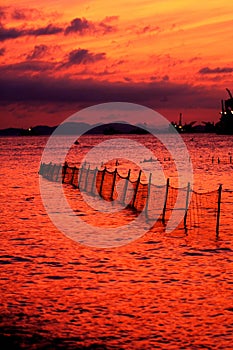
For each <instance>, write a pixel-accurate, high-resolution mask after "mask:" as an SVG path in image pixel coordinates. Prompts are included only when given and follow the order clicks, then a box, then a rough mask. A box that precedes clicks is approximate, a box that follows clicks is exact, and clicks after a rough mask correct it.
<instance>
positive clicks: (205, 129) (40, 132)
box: [0, 115, 217, 136]
mask: <svg viewBox="0 0 233 350" xmlns="http://www.w3.org/2000/svg"><path fill="white" fill-rule="evenodd" d="M181 116H182V115H181ZM181 116H180V120H179V122H178V123H175V122H171V123H170V125H169V127H168V128H165V129H156V128H155V127H154V128H153V127H148V126H147V127H146V128H145V126H144V125H143V124H137V125H131V124H127V123H123V122H122V123H121V122H119V123H117V122H116V123H109V124H97V125H90V124H87V123H79V122H76V123H64V124H63V128H62V132H61V134H64V135H78V134H87V135H95V134H97V135H119V134H136V135H143V134H148V133H150V131H151V132H171V131H172V130H174V128H175V129H176V130H177V131H178V132H179V133H217V127H216V125H217V123H216V124H214V123H212V122H202V124H200V125H195V123H196V122H195V121H194V122H190V123H188V124H187V123H185V124H182V121H181ZM57 127H58V126H57V125H56V126H47V125H37V126H34V127H29V128H28V129H22V128H7V129H1V130H0V136H49V135H51V134H52V133H53V132H54V131H55V130H56V128H57ZM87 130H88V131H87Z"/></svg>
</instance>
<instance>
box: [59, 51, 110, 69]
mask: <svg viewBox="0 0 233 350" xmlns="http://www.w3.org/2000/svg"><path fill="white" fill-rule="evenodd" d="M105 58H106V54H105V53H104V52H100V53H92V52H90V51H89V50H86V49H77V50H73V51H71V52H70V53H69V56H68V61H67V63H65V65H66V66H72V65H76V64H88V63H95V62H97V61H100V60H104V59H105Z"/></svg>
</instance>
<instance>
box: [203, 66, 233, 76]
mask: <svg viewBox="0 0 233 350" xmlns="http://www.w3.org/2000/svg"><path fill="white" fill-rule="evenodd" d="M232 72H233V68H232V67H217V68H209V67H204V68H201V69H200V70H199V72H198V73H199V74H224V73H232Z"/></svg>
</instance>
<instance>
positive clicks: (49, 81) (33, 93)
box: [0, 62, 220, 109]
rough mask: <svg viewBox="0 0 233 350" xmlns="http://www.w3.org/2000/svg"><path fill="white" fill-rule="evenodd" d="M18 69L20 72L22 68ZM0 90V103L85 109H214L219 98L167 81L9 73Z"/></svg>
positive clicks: (0, 77) (215, 92) (211, 92)
mask: <svg viewBox="0 0 233 350" xmlns="http://www.w3.org/2000/svg"><path fill="white" fill-rule="evenodd" d="M31 63H33V62H31ZM17 68H18V69H19V68H20V67H17ZM24 68H25V67H24ZM34 68H35V67H34ZM21 69H22V70H23V67H21ZM0 73H3V72H1V71H0ZM0 89H1V91H2V93H1V95H0V100H1V101H3V102H4V103H16V102H21V103H28V102H30V103H31V102H38V103H41V104H43V103H50V102H51V103H65V104H70V103H76V104H80V105H82V106H87V105H91V104H96V103H103V102H112V101H121V102H134V103H139V104H143V105H147V106H149V107H152V108H167V109H174V108H182V109H184V108H213V107H216V108H217V107H218V101H219V94H220V92H219V90H217V89H213V88H212V89H208V88H204V87H195V86H191V85H189V84H178V83H173V82H170V81H157V82H150V83H148V82H147V83H146V82H143V83H134V82H114V83H111V82H108V81H96V80H94V79H86V80H83V79H77V80H74V79H69V78H67V77H64V78H52V77H49V76H47V77H45V76H44V75H43V74H41V75H37V76H36V77H30V76H29V75H27V76H26V75H22V76H18V77H17V76H15V74H12V73H11V75H9V74H0Z"/></svg>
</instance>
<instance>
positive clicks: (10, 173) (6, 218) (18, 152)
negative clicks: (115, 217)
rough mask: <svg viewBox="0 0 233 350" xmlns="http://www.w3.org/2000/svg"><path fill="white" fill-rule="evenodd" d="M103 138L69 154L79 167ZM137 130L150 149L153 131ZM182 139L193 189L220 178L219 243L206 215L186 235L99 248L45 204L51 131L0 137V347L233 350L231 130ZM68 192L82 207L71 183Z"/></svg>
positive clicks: (151, 235)
mask: <svg viewBox="0 0 233 350" xmlns="http://www.w3.org/2000/svg"><path fill="white" fill-rule="evenodd" d="M105 138H107V137H101V136H87V137H84V138H83V139H82V142H81V144H80V145H77V148H75V147H74V149H72V152H71V154H70V158H69V159H68V160H69V161H70V162H73V163H75V164H79V162H80V160H81V158H82V156H83V154H84V153H86V152H88V151H89V150H90V149H91V148H92V146H93V144H94V143H96V142H100V141H102V140H104V139H105ZM135 138H136V140H137V141H139V142H141V141H143V142H144V144H148V145H150V146H151V147H152V148H153V144H152V140H151V139H150V137H149V136H136V137H135ZM183 139H184V141H185V143H186V145H187V147H188V150H189V152H190V157H191V159H192V161H193V169H194V189H195V190H196V191H201V192H207V191H215V190H217V188H218V186H219V184H220V183H222V184H223V196H222V200H223V209H224V212H223V214H222V216H221V223H220V236H219V239H218V240H216V238H215V232H214V230H213V227H208V218H207V224H206V226H205V229H203V230H198V231H195V230H191V231H190V232H188V234H187V235H185V234H184V232H177V233H176V232H175V233H171V234H168V233H165V232H164V229H163V228H162V227H154V228H152V229H151V230H150V231H149V232H148V233H146V234H145V235H144V236H142V237H141V238H139V239H138V240H137V241H134V242H132V243H130V244H128V245H126V246H122V247H118V248H108V249H100V248H98V249H97V248H91V247H86V246H84V245H81V244H79V243H76V242H74V241H72V240H70V239H69V238H67V237H66V236H65V235H64V234H62V233H61V232H59V230H58V229H57V228H56V227H55V226H54V225H53V223H52V222H51V220H50V218H49V216H48V215H47V213H46V211H45V209H44V207H43V204H42V200H41V196H40V190H39V176H38V169H39V164H40V160H41V155H42V152H43V149H44V146H45V144H46V141H47V138H46V137H14V138H0V146H1V147H0V159H1V167H0V180H1V181H0V186H1V190H0V198H1V217H0V221H1V226H0V232H1V233H0V234H1V241H0V242H1V244H0V348H1V349H4V350H5V349H129V350H130V349H233V345H232V344H233V335H232V334H233V247H232V245H233V232H232V226H233V214H232V213H233V199H232V193H231V192H230V190H232V191H233V177H232V174H233V159H232V162H231V154H232V152H233V136H216V135H201V134H199V135H188V134H187V135H183ZM154 149H155V151H156V146H154ZM103 152H104V150H103ZM155 153H156V152H155ZM142 156H143V155H141V157H142ZM159 156H160V157H161V152H160V154H159V155H157V157H159ZM163 156H165V154H164V155H163V154H162V158H164V157H163ZM212 157H214V158H213V160H212ZM218 158H219V160H218ZM165 163H166V164H165ZM165 163H164V164H165V165H164V166H165V168H166V172H167V175H168V176H171V177H172V176H173V175H174V174H173V167H172V164H171V162H165ZM147 166H148V169H149V167H150V166H152V164H149V163H148V165H147ZM124 167H125V165H124V164H123V165H122V169H121V170H122V171H124V170H125V169H124ZM169 172H170V174H169ZM43 181H47V180H45V179H44V180H43ZM65 192H67V193H68V196H70V200H71V201H73V202H74V199H76V205H77V206H78V205H79V199H78V195H77V190H75V189H73V188H72V187H71V186H68V185H66V186H65ZM213 198H215V197H213ZM119 220H120V219H119Z"/></svg>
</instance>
